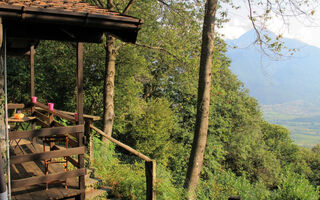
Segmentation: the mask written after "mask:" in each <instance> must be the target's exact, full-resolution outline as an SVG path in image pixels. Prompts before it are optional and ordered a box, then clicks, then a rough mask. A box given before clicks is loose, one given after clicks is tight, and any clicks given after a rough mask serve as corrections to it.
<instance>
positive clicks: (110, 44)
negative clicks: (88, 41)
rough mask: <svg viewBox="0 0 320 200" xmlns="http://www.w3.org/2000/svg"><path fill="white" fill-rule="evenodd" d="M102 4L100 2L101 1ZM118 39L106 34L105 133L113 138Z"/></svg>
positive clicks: (109, 5) (110, 5) (110, 7)
mask: <svg viewBox="0 0 320 200" xmlns="http://www.w3.org/2000/svg"><path fill="white" fill-rule="evenodd" d="M134 1H135V0H130V1H129V2H128V4H127V6H126V7H125V9H124V10H123V12H122V13H123V14H127V13H128V12H129V10H130V8H131V7H132V5H133V3H134ZM99 2H100V1H99ZM107 9H109V10H111V11H113V10H114V4H113V0H108V1H107ZM115 42H116V39H115V37H113V36H112V35H110V34H106V45H105V49H106V65H105V79H104V92H103V94H104V95H103V97H104V98H103V131H104V132H105V133H106V134H107V135H109V136H111V134H112V127H113V121H114V76H115V73H116V69H115V65H116V58H117V56H116V54H117V47H116V45H115ZM103 141H104V142H105V143H106V144H108V143H109V141H108V140H107V139H106V138H103Z"/></svg>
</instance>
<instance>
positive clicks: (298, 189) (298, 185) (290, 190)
mask: <svg viewBox="0 0 320 200" xmlns="http://www.w3.org/2000/svg"><path fill="white" fill-rule="evenodd" d="M278 187H279V188H278V189H277V190H276V191H275V192H274V193H273V194H272V195H271V198H270V199H288V200H296V199H300V200H303V199H305V200H307V199H308V200H312V199H314V200H316V199H319V188H317V189H316V188H315V187H314V186H312V185H310V183H309V181H308V180H307V179H306V178H305V177H304V176H302V175H299V174H296V173H294V172H292V169H290V168H286V169H285V171H284V174H283V175H282V177H281V183H280V184H279V186H278Z"/></svg>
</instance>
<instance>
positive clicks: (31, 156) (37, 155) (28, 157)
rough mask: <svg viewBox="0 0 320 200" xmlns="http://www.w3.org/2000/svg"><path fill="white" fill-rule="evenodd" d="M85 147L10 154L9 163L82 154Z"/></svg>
mask: <svg viewBox="0 0 320 200" xmlns="http://www.w3.org/2000/svg"><path fill="white" fill-rule="evenodd" d="M85 151H86V148H85V147H84V146H83V147H76V148H68V149H67V150H56V151H49V152H41V153H34V154H27V155H20V156H11V164H18V163H23V162H28V161H39V160H46V159H50V158H58V157H64V156H72V155H79V154H84V153H85Z"/></svg>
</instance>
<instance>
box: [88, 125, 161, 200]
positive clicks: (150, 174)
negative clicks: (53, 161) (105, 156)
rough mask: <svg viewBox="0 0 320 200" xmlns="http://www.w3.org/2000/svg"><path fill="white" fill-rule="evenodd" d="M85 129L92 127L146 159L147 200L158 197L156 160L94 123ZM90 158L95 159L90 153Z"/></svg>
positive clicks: (91, 145)
mask: <svg viewBox="0 0 320 200" xmlns="http://www.w3.org/2000/svg"><path fill="white" fill-rule="evenodd" d="M85 129H86V131H90V129H92V130H95V131H96V132H97V133H99V134H100V135H102V136H103V137H105V138H107V139H108V140H110V141H111V142H113V143H115V144H116V145H118V146H120V147H122V148H123V149H125V150H127V151H129V152H130V153H132V154H134V155H136V156H138V157H139V158H141V159H143V160H144V161H145V170H146V184H147V192H146V199H147V200H155V199H156V193H155V181H156V161H155V160H152V159H150V158H149V157H148V156H146V155H144V154H142V153H140V152H138V151H136V150H135V149H133V148H131V147H129V146H128V145H125V144H123V143H122V142H120V141H118V140H116V139H114V138H113V137H111V136H108V135H107V134H105V133H104V132H103V131H101V130H100V129H98V128H97V127H95V126H93V124H87V125H86V128H85ZM89 134H90V133H89ZM90 135H91V134H90ZM90 141H92V138H90ZM91 151H92V152H93V142H92V143H91V142H90V153H91ZM92 156H93V155H92ZM90 159H93V157H91V155H90Z"/></svg>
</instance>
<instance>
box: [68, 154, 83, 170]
mask: <svg viewBox="0 0 320 200" xmlns="http://www.w3.org/2000/svg"><path fill="white" fill-rule="evenodd" d="M67 161H69V162H70V163H71V164H72V165H73V166H75V167H76V168H80V165H79V163H78V162H77V161H76V160H75V159H73V158H71V157H70V156H67Z"/></svg>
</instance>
